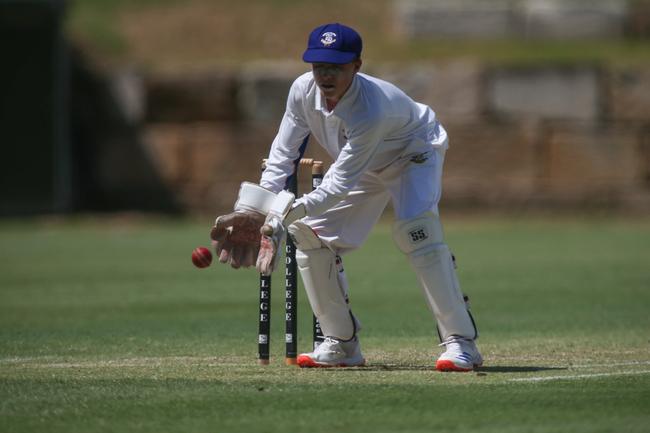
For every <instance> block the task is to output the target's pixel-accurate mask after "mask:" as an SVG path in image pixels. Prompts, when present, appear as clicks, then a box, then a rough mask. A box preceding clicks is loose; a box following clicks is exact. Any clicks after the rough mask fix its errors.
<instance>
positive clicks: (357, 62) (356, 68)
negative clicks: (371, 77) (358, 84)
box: [352, 57, 363, 73]
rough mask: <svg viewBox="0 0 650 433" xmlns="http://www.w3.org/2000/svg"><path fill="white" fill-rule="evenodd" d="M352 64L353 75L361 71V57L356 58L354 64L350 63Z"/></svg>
mask: <svg viewBox="0 0 650 433" xmlns="http://www.w3.org/2000/svg"><path fill="white" fill-rule="evenodd" d="M352 63H354V72H355V73H356V72H359V70H360V69H361V65H362V64H363V62H362V61H361V57H358V58H357V59H356V60H355V61H354V62H352Z"/></svg>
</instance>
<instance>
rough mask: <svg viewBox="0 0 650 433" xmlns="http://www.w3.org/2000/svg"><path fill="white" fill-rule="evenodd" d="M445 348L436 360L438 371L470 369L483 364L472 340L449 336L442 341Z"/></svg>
mask: <svg viewBox="0 0 650 433" xmlns="http://www.w3.org/2000/svg"><path fill="white" fill-rule="evenodd" d="M441 346H445V347H446V349H447V350H445V353H443V354H442V355H440V357H439V358H438V360H437V361H436V370H438V371H472V370H473V369H474V368H475V367H480V366H481V365H483V357H482V356H481V354H480V352H479V351H478V348H477V347H476V344H475V343H474V340H467V339H464V338H458V337H451V338H448V339H447V341H445V342H443V343H442V344H441Z"/></svg>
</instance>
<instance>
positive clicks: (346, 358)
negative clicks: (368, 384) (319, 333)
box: [297, 336, 366, 368]
mask: <svg viewBox="0 0 650 433" xmlns="http://www.w3.org/2000/svg"><path fill="white" fill-rule="evenodd" d="M297 362H298V365H299V366H300V367H302V368H309V367H316V368H318V367H356V366H362V365H365V364H366V360H365V359H363V355H362V354H361V346H360V345H359V339H358V338H357V337H356V336H355V337H354V338H353V339H352V340H350V341H341V340H338V339H336V338H334V337H325V340H324V341H323V342H322V343H321V344H319V345H318V347H317V348H316V349H314V351H313V352H310V353H302V354H300V355H299V356H298V360H297Z"/></svg>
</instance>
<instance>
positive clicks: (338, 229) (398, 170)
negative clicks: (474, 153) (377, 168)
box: [303, 146, 446, 255]
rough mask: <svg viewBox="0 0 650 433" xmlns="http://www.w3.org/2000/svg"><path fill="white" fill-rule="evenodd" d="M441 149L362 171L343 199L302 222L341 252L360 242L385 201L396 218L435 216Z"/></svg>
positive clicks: (435, 148) (360, 243) (329, 245)
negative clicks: (424, 157)
mask: <svg viewBox="0 0 650 433" xmlns="http://www.w3.org/2000/svg"><path fill="white" fill-rule="evenodd" d="M445 151H446V149H445V148H442V147H439V146H435V147H432V150H431V151H430V152H428V153H427V156H428V158H427V160H426V161H424V162H420V163H418V162H413V161H411V158H404V159H403V160H399V161H396V162H395V163H393V164H391V165H390V166H388V167H387V168H385V169H384V170H382V171H381V172H373V173H366V174H365V175H363V177H362V178H361V180H360V181H359V183H358V184H357V186H356V187H355V188H354V189H353V190H352V191H350V193H349V194H348V196H347V197H346V198H345V199H344V200H342V201H340V202H339V203H338V204H337V205H336V206H334V207H333V208H331V209H330V210H328V211H327V212H325V213H323V214H322V215H319V216H317V217H307V218H304V219H303V221H304V222H305V223H306V224H308V225H309V226H310V227H311V228H312V229H313V230H314V231H315V232H316V233H317V234H318V236H319V237H320V239H321V240H322V241H323V242H324V243H325V244H326V245H327V246H328V247H329V248H330V249H332V250H333V251H334V252H335V253H336V254H338V255H342V254H345V253H346V252H349V251H352V250H354V249H356V248H359V247H360V246H361V245H362V244H363V243H364V241H365V240H366V238H367V237H368V234H369V233H370V230H371V229H372V227H373V226H374V225H375V224H376V223H377V220H378V219H379V218H380V217H381V215H382V213H383V211H384V209H385V208H386V205H387V204H388V201H389V200H392V204H393V208H394V212H395V219H396V220H405V219H410V218H413V217H415V216H417V215H420V214H422V213H423V212H426V211H431V212H433V213H434V214H436V215H438V202H439V201H440V197H441V194H442V168H443V165H444V160H445Z"/></svg>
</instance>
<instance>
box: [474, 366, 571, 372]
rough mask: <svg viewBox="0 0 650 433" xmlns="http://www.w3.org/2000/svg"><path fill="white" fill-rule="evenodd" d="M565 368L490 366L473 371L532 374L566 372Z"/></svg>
mask: <svg viewBox="0 0 650 433" xmlns="http://www.w3.org/2000/svg"><path fill="white" fill-rule="evenodd" d="M566 369H567V367H541V366H534V365H525V366H522V365H513V366H510V365H490V366H485V367H478V368H476V369H475V371H479V372H483V373H534V372H537V371H550V370H566Z"/></svg>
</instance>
